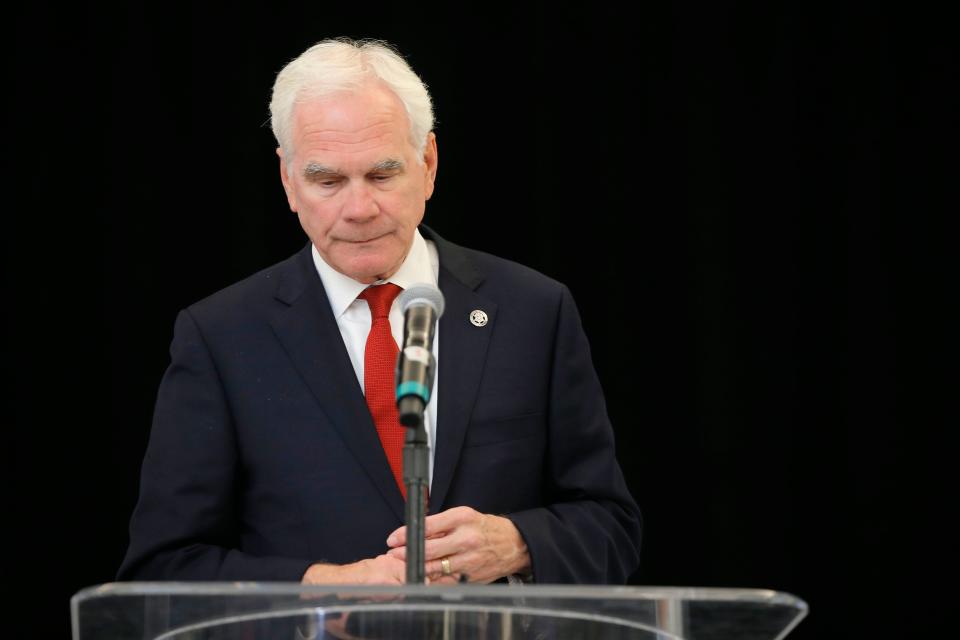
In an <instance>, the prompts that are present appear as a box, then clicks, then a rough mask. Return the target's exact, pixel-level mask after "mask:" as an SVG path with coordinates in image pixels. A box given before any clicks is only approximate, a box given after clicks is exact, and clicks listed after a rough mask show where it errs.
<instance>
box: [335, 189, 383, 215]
mask: <svg viewBox="0 0 960 640" xmlns="http://www.w3.org/2000/svg"><path fill="white" fill-rule="evenodd" d="M344 197H345V199H346V200H345V202H344V203H343V217H344V218H345V219H347V220H349V221H351V222H366V221H367V220H370V219H372V218H375V217H377V215H379V214H380V205H378V204H377V201H376V198H374V197H373V192H372V189H371V187H370V185H368V184H366V181H362V180H357V181H353V182H352V184H350V185H349V186H348V187H347V189H346V193H345V194H344Z"/></svg>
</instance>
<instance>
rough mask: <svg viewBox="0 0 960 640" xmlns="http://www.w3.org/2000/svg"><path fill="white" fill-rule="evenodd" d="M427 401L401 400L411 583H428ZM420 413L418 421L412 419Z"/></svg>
mask: <svg viewBox="0 0 960 640" xmlns="http://www.w3.org/2000/svg"><path fill="white" fill-rule="evenodd" d="M424 408H425V406H424V402H423V400H422V399H421V398H419V397H416V396H408V397H406V398H403V399H401V400H400V407H399V410H400V415H403V416H405V421H404V426H406V427H407V435H406V441H405V444H404V445H403V483H404V485H405V486H406V487H407V504H406V512H405V516H406V519H407V584H424V582H426V580H425V578H426V567H425V566H424V562H425V558H424V533H425V531H424V519H425V517H426V509H427V487H428V486H429V482H430V447H429V446H428V444H427V430H426V428H425V427H424V425H423V410H424ZM413 416H416V419H415V422H416V424H409V423H410V422H414V420H411V419H410V418H412V417H413Z"/></svg>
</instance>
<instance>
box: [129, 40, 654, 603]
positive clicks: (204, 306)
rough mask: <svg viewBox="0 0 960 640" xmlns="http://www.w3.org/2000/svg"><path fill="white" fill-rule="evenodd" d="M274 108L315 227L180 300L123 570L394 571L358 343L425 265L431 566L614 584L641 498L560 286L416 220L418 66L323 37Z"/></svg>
mask: <svg viewBox="0 0 960 640" xmlns="http://www.w3.org/2000/svg"><path fill="white" fill-rule="evenodd" d="M271 116H272V123H273V130H274V133H275V135H276V137H277V141H278V143H279V149H278V150H277V152H278V155H279V159H280V162H279V164H280V179H281V181H282V183H283V188H284V190H285V192H286V195H287V200H288V202H289V204H290V208H291V210H293V211H294V212H296V213H297V216H298V218H299V220H300V224H301V225H302V227H303V229H304V231H305V232H306V234H307V236H308V237H309V239H310V242H309V243H308V244H307V246H306V247H305V248H304V249H303V250H302V251H300V252H299V253H297V254H296V255H294V256H292V257H291V258H289V259H288V260H286V261H284V262H281V263H279V264H277V265H274V266H273V267H270V268H268V269H266V270H264V271H262V272H260V273H258V274H256V275H254V276H252V277H250V278H248V279H246V280H244V281H242V282H240V283H237V284H235V285H233V286H231V287H229V288H227V289H225V290H223V291H220V292H219V293H217V294H214V295H213V296H211V297H209V298H207V299H205V300H203V301H201V302H198V303H197V304H195V305H192V306H191V307H189V308H187V309H186V310H184V311H182V312H181V313H180V315H179V316H178V318H177V323H176V329H175V337H174V340H173V343H172V346H171V356H172V362H171V365H170V368H169V369H168V371H167V373H166V375H165V376H164V379H163V382H162V383H161V387H160V391H159V394H158V400H157V406H156V411H155V416H154V425H153V430H152V433H151V438H150V444H149V446H148V449H147V453H146V456H145V459H144V463H143V473H142V480H141V489H140V499H139V502H138V505H137V508H136V510H135V512H134V515H133V518H132V520H131V526H130V531H131V544H130V549H129V551H128V553H127V556H126V559H125V560H124V563H123V565H122V567H121V569H120V572H119V578H120V579H139V580H148V579H149V580H154V579H176V580H284V581H289V580H297V581H302V582H304V583H324V584H336V583H382V584H397V583H402V582H403V581H404V576H405V569H404V558H405V544H406V537H405V528H404V527H403V526H402V525H403V500H404V498H403V495H402V489H401V487H400V486H399V485H398V480H399V470H398V469H397V466H396V451H395V450H392V449H391V448H392V447H394V446H395V444H391V442H393V441H392V440H391V438H392V437H394V436H396V433H395V432H394V431H392V430H398V431H399V432H401V433H402V427H400V426H399V425H397V424H396V419H395V418H392V419H391V418H390V416H389V415H387V414H384V412H385V411H386V412H388V413H389V411H390V410H391V409H392V410H393V411H394V412H395V408H392V406H386V407H385V406H384V403H383V402H382V401H378V400H375V399H374V398H372V396H373V395H375V389H377V388H378V386H377V385H378V382H379V381H381V379H382V376H381V374H382V373H383V371H384V370H386V371H387V372H388V373H387V376H389V369H390V368H392V365H393V362H392V360H390V359H389V358H383V357H379V356H378V358H379V359H376V358H372V354H375V353H377V352H376V349H380V348H381V347H382V345H384V344H387V343H389V342H390V339H389V336H390V335H391V334H392V336H393V339H394V340H395V341H396V342H400V337H401V335H402V323H403V319H402V317H401V315H400V310H399V309H398V306H397V303H396V302H395V301H392V300H393V295H394V294H395V292H396V291H399V289H401V288H406V287H409V286H410V285H412V284H414V283H417V282H424V281H426V282H431V283H434V284H438V286H439V287H440V289H441V291H442V292H443V294H444V296H445V299H446V311H445V313H444V315H443V317H442V318H441V320H440V322H439V326H438V334H437V335H438V340H437V341H436V342H435V345H434V348H435V352H436V355H437V357H438V366H437V370H438V372H437V379H436V387H435V389H434V393H433V396H432V397H431V399H430V403H429V405H428V407H427V411H426V418H425V420H426V424H427V426H428V434H429V440H430V442H431V455H432V460H431V463H432V464H431V484H430V492H429V514H428V516H427V519H426V527H425V528H426V536H427V538H428V540H427V543H426V549H425V557H426V573H427V577H428V579H429V580H430V581H432V582H439V583H444V582H455V581H457V580H458V579H459V578H460V577H461V576H467V578H468V579H469V580H470V581H475V582H491V581H495V580H498V579H503V578H510V579H517V578H518V577H519V578H526V579H528V580H533V581H535V582H538V583H616V582H621V583H622V582H624V581H625V580H626V578H627V577H628V576H629V574H630V573H631V572H632V571H633V570H634V569H635V568H636V566H637V564H638V552H639V539H640V514H639V511H638V509H637V507H636V505H635V503H634V501H633V499H632V498H631V497H630V494H629V492H628V491H627V488H626V486H625V483H624V481H623V477H622V473H621V472H620V468H619V466H618V465H617V462H616V459H615V457H614V446H613V433H612V429H611V427H610V424H609V421H608V419H607V415H606V409H605V406H604V401H603V396H602V393H601V390H600V387H599V383H598V380H597V377H596V374H595V372H594V370H593V367H592V364H591V361H590V353H589V348H588V345H587V341H586V338H585V336H584V334H583V331H582V328H581V325H580V320H579V317H578V315H577V312H576V309H575V306H574V304H573V301H572V299H571V297H570V294H569V292H568V291H567V289H566V288H565V287H563V286H562V285H560V284H559V283H556V282H554V281H552V280H550V279H548V278H546V277H544V276H542V275H540V274H538V273H536V272H533V271H531V270H529V269H527V268H524V267H522V266H520V265H517V264H514V263H511V262H508V261H505V260H501V259H498V258H495V257H493V256H489V255H486V254H483V253H479V252H476V251H471V250H467V249H464V248H462V247H458V246H456V245H454V244H452V243H449V242H447V241H445V240H443V239H442V238H440V237H439V236H438V235H437V234H436V233H434V232H432V231H431V230H430V229H428V228H427V227H422V226H419V225H420V222H421V220H422V218H423V214H424V210H425V206H426V201H427V200H429V199H430V197H431V195H432V193H433V189H434V181H435V178H436V174H437V165H438V153H437V142H436V137H435V135H434V133H433V131H432V129H433V113H432V106H431V101H430V97H429V95H428V93H427V91H426V88H425V87H424V85H423V83H422V82H421V81H420V79H419V78H418V77H417V76H416V74H414V73H413V71H412V70H411V69H410V68H409V67H408V66H407V65H406V63H405V62H404V61H403V60H402V58H400V57H399V56H398V55H397V54H396V53H395V52H393V51H392V50H391V49H390V48H389V47H387V46H385V45H383V44H382V43H376V42H361V43H354V42H351V41H346V40H331V41H324V42H321V43H320V44H318V45H315V46H314V47H312V48H310V49H308V50H307V51H306V52H304V53H303V54H302V55H301V56H300V57H299V58H297V59H296V60H294V61H293V62H291V63H290V64H289V65H288V66H287V67H286V68H284V69H283V70H282V71H281V72H280V74H279V75H278V77H277V80H276V83H275V85H274V91H273V99H272V102H271ZM381 294H383V295H381ZM378 309H379V311H378ZM387 320H389V324H387ZM384 332H385V333H384ZM375 334H376V335H377V336H378V337H377V338H376V341H375V340H374V336H375ZM384 335H385V336H386V338H385V339H384V338H383V336H384ZM374 342H376V348H373V347H371V346H370V345H371V344H373V343H374ZM388 346H389V347H392V349H393V350H394V353H395V350H396V346H395V345H388ZM383 360H388V361H387V362H386V365H385V367H384V363H383ZM378 376H380V377H378ZM365 392H366V397H365V395H364V393H365ZM377 402H379V404H377ZM386 405H392V402H386ZM384 415H387V417H386V418H384ZM391 434H392V435H391ZM391 463H392V464H391Z"/></svg>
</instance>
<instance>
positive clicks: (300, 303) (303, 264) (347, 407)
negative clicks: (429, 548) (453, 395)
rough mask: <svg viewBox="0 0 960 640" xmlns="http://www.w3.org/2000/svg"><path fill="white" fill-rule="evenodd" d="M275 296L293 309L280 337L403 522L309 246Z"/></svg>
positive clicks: (276, 324) (281, 321) (278, 329)
mask: <svg viewBox="0 0 960 640" xmlns="http://www.w3.org/2000/svg"><path fill="white" fill-rule="evenodd" d="M275 297H276V298H277V299H278V300H280V301H281V302H283V303H284V304H285V305H287V306H286V307H285V308H283V309H281V310H280V311H278V312H277V313H276V314H275V315H274V317H273V319H272V321H271V325H272V327H273V330H274V333H275V334H276V335H277V338H278V339H279V340H280V342H281V344H282V345H283V347H284V349H285V351H286V352H287V355H288V356H289V357H290V359H291V360H292V361H293V364H294V366H295V367H296V369H297V371H298V372H299V373H300V376H301V377H302V378H303V380H304V382H306V384H307V386H308V387H309V388H310V391H311V392H312V393H313V395H314V396H315V397H316V399H317V402H318V404H319V405H320V409H321V411H323V413H324V415H326V417H327V419H328V420H329V421H330V424H332V425H333V426H334V428H335V429H336V430H337V431H338V432H339V434H340V437H341V438H342V439H343V441H344V443H345V444H346V446H347V448H348V449H349V450H350V452H351V453H352V454H353V456H354V457H355V458H356V459H357V462H358V463H359V464H360V466H361V467H363V469H364V471H365V472H366V473H367V475H369V476H370V479H371V481H372V482H373V484H374V485H375V486H376V487H377V489H378V490H379V491H380V493H381V495H382V496H383V499H384V500H385V501H386V502H387V504H389V505H390V508H391V509H392V510H393V512H394V513H395V514H396V515H397V518H399V519H400V521H401V522H402V521H403V520H404V515H403V511H404V507H403V496H402V495H401V494H400V490H399V488H398V487H397V484H396V482H395V481H394V479H393V474H392V473H391V471H390V465H389V463H388V462H387V457H386V455H385V454H384V452H383V446H382V445H381V444H380V439H379V437H378V436H377V432H376V427H375V426H374V424H373V419H372V418H371V417H370V411H369V410H368V409H367V404H366V401H365V400H364V397H363V391H362V389H361V388H360V385H358V384H357V376H356V373H355V372H354V370H353V365H352V364H351V362H350V357H349V356H348V355H347V350H346V347H345V346H344V344H343V340H342V339H341V337H340V329H339V327H338V326H337V322H336V320H335V319H334V317H333V312H332V311H331V309H330V302H329V301H328V300H327V295H326V292H325V291H324V289H323V284H322V283H321V281H320V276H319V275H318V274H317V272H316V268H315V266H314V264H313V258H312V255H311V251H310V245H309V244H308V245H307V247H306V248H305V249H304V250H303V251H301V252H300V253H299V254H298V255H297V256H296V258H295V259H294V260H293V261H291V265H290V268H289V269H288V270H287V271H286V272H285V273H284V274H283V276H282V278H281V282H280V283H279V285H278V287H277V292H276V295H275ZM441 346H442V345H441ZM442 371H443V369H442V368H441V375H442ZM438 400H439V399H438Z"/></svg>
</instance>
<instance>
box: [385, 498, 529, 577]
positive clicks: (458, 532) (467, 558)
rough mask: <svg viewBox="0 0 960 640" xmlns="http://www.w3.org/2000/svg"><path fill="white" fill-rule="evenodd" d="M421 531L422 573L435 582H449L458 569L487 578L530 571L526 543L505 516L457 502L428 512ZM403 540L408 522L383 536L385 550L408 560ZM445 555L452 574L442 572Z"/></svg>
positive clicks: (458, 574) (462, 572) (390, 554)
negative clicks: (385, 544) (388, 548)
mask: <svg viewBox="0 0 960 640" xmlns="http://www.w3.org/2000/svg"><path fill="white" fill-rule="evenodd" d="M424 537H425V538H426V542H425V543H424V556H425V560H426V562H425V563H424V565H425V573H426V576H427V578H428V579H429V580H430V582H431V583H434V584H438V583H439V584H443V583H453V582H456V581H457V580H458V579H459V578H460V576H461V575H466V576H467V578H468V579H469V580H470V582H484V583H486V582H493V581H494V580H496V579H498V578H502V577H504V576H508V575H511V574H515V573H519V574H525V573H529V572H530V554H529V553H528V552H527V545H526V544H525V543H524V541H523V538H522V537H521V536H520V532H519V531H517V528H516V526H514V524H513V523H512V522H511V521H510V520H508V519H507V518H503V517H500V516H494V515H488V514H484V513H479V512H477V511H474V510H473V509H471V508H470V507H455V508H453V509H449V510H447V511H444V512H442V513H438V514H436V515H432V516H429V517H427V518H426V519H425V521H424ZM406 544H407V528H406V527H400V528H399V529H397V530H396V531H394V532H393V533H391V534H390V536H389V537H388V538H387V546H388V547H390V550H389V551H388V552H387V555H388V556H391V557H393V558H396V559H398V560H403V561H406V557H407V548H406ZM444 559H445V560H447V561H448V562H449V568H450V571H451V572H452V575H448V576H445V575H444V574H443V563H442V562H441V561H442V560H444Z"/></svg>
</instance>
